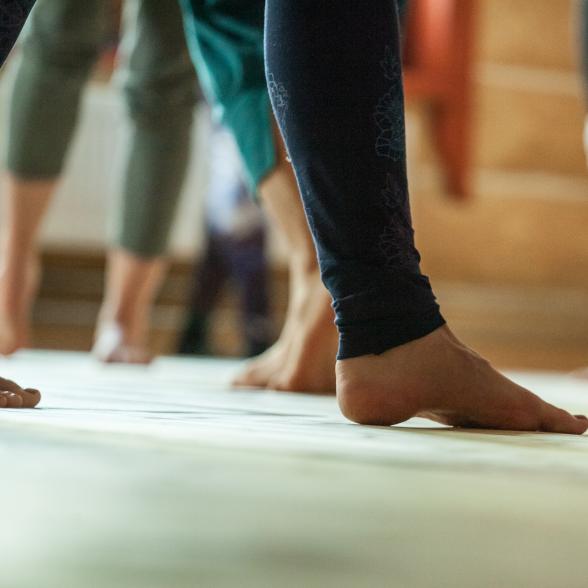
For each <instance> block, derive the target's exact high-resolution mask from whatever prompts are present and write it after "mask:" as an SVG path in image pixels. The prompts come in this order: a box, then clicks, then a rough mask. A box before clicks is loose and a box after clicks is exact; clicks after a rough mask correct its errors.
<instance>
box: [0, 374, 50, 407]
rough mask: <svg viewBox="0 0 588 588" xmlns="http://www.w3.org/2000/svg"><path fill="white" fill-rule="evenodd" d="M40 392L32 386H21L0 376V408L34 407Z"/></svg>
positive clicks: (39, 397)
mask: <svg viewBox="0 0 588 588" xmlns="http://www.w3.org/2000/svg"><path fill="white" fill-rule="evenodd" d="M40 400H41V393H40V392H39V391H38V390H35V389H33V388H24V389H23V388H21V387H20V386H19V385H18V384H16V383H15V382H13V381H12V380H6V379H4V378H0V408H34V407H35V406H37V404H39V402H40Z"/></svg>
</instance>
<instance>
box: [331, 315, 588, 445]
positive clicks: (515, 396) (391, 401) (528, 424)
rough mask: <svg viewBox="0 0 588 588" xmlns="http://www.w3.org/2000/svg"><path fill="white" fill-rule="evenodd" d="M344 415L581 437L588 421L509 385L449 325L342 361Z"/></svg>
mask: <svg viewBox="0 0 588 588" xmlns="http://www.w3.org/2000/svg"><path fill="white" fill-rule="evenodd" d="M336 371H337V396H338V400H339V405H340V407H341V410H342V412H343V414H344V415H345V416H346V417H347V418H349V419H350V420H352V421H355V422H357V423H360V424H366V425H385V426H387V425H394V424H397V423H401V422H403V421H406V420H408V419H409V418H411V417H414V416H423V417H426V418H429V419H431V420H434V421H437V422H440V423H443V424H446V425H452V426H458V427H472V428H487V429H506V430H518V431H548V432H554V433H571V434H578V435H579V434H582V433H584V432H585V431H586V430H587V429H588V421H587V420H586V419H585V418H583V417H576V416H573V415H571V414H569V413H568V412H566V411H564V410H561V409H559V408H556V407H555V406H552V405H551V404H548V403H546V402H544V401H543V400H541V399H540V398H539V397H538V396H536V395H535V394H533V393H532V392H530V391H529V390H526V389H525V388H522V387H521V386H519V385H517V384H515V383H514V382H512V381H510V380H509V379H508V378H506V377H505V376H503V375H502V374H500V373H499V372H498V371H496V370H495V369H494V368H493V367H492V366H491V365H490V364H489V363H488V362H487V361H486V360H485V359H483V358H482V357H480V356H479V355H478V354H477V353H475V352H474V351H472V350H471V349H469V348H468V347H466V346H465V345H464V344H463V343H461V342H460V341H459V340H458V339H457V338H456V337H455V336H454V335H453V333H452V332H451V331H450V330H449V328H448V327H446V326H444V327H441V328H439V329H437V330H436V331H434V332H433V333H430V334H429V335H427V336H426V337H423V338H421V339H418V340H416V341H412V342H410V343H408V344H406V345H402V346H400V347H395V348H393V349H390V350H388V351H386V352H385V353H383V354H381V355H366V356H362V357H357V358H353V359H346V360H343V361H339V362H337V370H336Z"/></svg>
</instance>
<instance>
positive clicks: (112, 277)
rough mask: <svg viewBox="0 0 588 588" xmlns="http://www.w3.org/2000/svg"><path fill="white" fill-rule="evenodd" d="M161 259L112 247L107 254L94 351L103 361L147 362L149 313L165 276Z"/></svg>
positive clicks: (148, 355) (148, 357)
mask: <svg viewBox="0 0 588 588" xmlns="http://www.w3.org/2000/svg"><path fill="white" fill-rule="evenodd" d="M165 269H166V263H165V261H164V259H163V258H161V257H157V258H152V259H142V258H140V257H137V256H136V255H134V254H133V253H130V252H128V251H124V250H121V249H113V250H111V251H110V253H109V256H108V268H107V278H106V292H105V295H104V300H103V303H102V308H101V310H100V315H99V319H98V326H97V328H96V337H95V343H94V353H95V354H96V355H97V357H98V358H99V359H101V360H102V361H105V362H123V363H148V362H149V361H150V360H151V356H150V354H149V350H148V337H149V324H150V314H151V310H152V307H153V303H154V299H155V296H156V295H157V292H158V291H159V287H160V285H161V283H162V281H163V278H164V276H165Z"/></svg>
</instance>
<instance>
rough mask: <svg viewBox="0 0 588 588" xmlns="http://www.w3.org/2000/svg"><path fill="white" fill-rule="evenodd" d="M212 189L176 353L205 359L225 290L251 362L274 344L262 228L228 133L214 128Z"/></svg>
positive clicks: (259, 216) (262, 223) (220, 127)
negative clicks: (230, 291)
mask: <svg viewBox="0 0 588 588" xmlns="http://www.w3.org/2000/svg"><path fill="white" fill-rule="evenodd" d="M209 144H210V183H209V186H208V190H207V192H206V201H205V244H204V255H203V258H202V261H201V262H200V263H199V264H197V265H196V266H195V268H194V275H193V283H192V287H191V294H190V298H189V302H188V311H187V316H186V319H185V324H184V328H183V331H182V335H181V339H180V343H179V347H178V351H179V353H181V354H184V355H192V354H198V355H209V354H211V352H212V349H211V345H210V319H211V315H212V313H213V311H214V309H215V307H216V306H217V304H218V302H219V299H220V296H221V294H222V291H223V289H224V287H225V286H226V285H227V284H229V285H233V286H235V288H236V290H237V293H238V296H239V301H240V305H239V306H240V318H241V321H240V325H241V328H240V334H241V339H242V341H243V344H244V345H243V355H245V356H246V357H253V356H255V355H259V354H260V353H262V352H264V351H265V350H266V349H267V348H268V347H269V346H270V345H271V344H272V343H273V341H274V329H273V326H272V320H271V317H270V305H269V294H268V266H267V259H266V254H265V245H266V226H265V219H264V216H263V213H262V210H261V208H260V207H259V206H258V205H257V204H256V203H255V202H254V201H253V200H252V198H251V194H250V192H249V190H248V188H247V185H246V182H245V179H244V177H243V165H242V163H241V159H240V156H239V153H238V151H237V147H236V145H235V140H234V139H233V136H232V135H231V133H230V132H229V131H228V130H227V129H224V128H223V127H222V126H220V125H216V126H215V127H214V129H213V132H212V136H211V138H210V143H209Z"/></svg>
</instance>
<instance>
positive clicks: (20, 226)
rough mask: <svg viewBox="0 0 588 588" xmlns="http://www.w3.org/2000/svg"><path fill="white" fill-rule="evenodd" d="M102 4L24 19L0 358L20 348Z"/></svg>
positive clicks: (50, 8) (63, 0)
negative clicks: (45, 222) (41, 239)
mask: <svg viewBox="0 0 588 588" xmlns="http://www.w3.org/2000/svg"><path fill="white" fill-rule="evenodd" d="M104 16H105V11H104V2H103V0H88V2H84V3H83V5H82V4H81V3H79V2H77V1H76V0H41V1H40V2H39V3H38V5H37V6H36V8H35V10H34V11H33V13H32V15H31V23H30V25H31V26H30V29H29V31H28V34H27V36H26V38H25V39H24V42H23V47H22V59H21V61H20V63H19V64H18V70H17V74H16V79H15V82H14V87H13V88H12V96H11V104H10V121H9V136H8V148H7V163H6V167H7V171H6V173H5V175H4V178H3V182H2V184H3V185H2V198H3V215H2V244H1V247H0V353H3V354H9V353H12V352H13V351H15V350H16V349H18V348H19V347H22V346H24V345H25V344H26V340H27V331H28V323H29V312H30V306H31V304H32V301H33V298H34V294H35V290H36V273H37V268H36V267H35V264H36V245H37V235H38V231H39V227H40V224H41V221H42V219H43V217H44V215H45V211H46V209H47V206H48V204H49V201H50V199H51V196H52V194H53V192H54V189H55V186H56V183H57V181H58V179H59V176H60V174H61V170H62V167H63V163H64V161H65V157H66V154H67V150H68V147H69V145H70V143H71V139H72V136H73V133H74V130H75V126H76V122H77V117H78V110H79V104H80V98H81V93H82V90H83V87H84V84H85V82H86V80H87V78H88V76H89V73H90V71H91V68H92V66H93V65H94V62H95V59H96V55H97V51H98V47H99V44H100V41H101V34H102V26H103V23H104V20H103V17H104Z"/></svg>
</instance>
